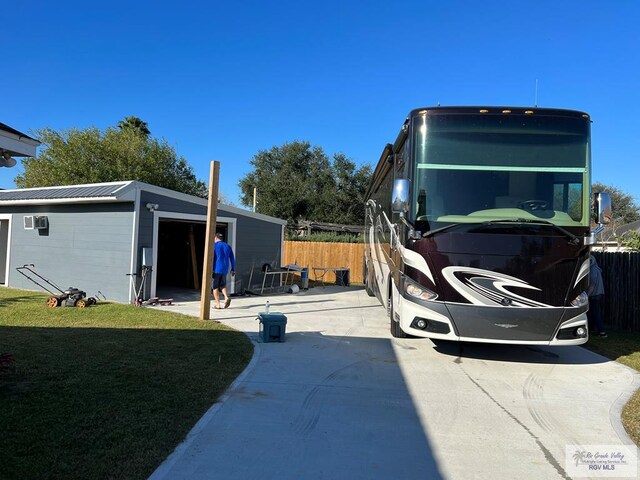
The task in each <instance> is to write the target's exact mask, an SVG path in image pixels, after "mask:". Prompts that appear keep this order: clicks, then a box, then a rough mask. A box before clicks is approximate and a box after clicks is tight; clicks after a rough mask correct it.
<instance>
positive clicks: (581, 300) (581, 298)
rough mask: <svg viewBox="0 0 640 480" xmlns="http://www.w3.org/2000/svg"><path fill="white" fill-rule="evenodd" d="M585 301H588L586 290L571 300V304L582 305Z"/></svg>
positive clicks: (574, 305)
mask: <svg viewBox="0 0 640 480" xmlns="http://www.w3.org/2000/svg"><path fill="white" fill-rule="evenodd" d="M587 303H589V297H588V296H587V292H582V293H581V294H580V295H578V296H577V297H576V298H575V299H574V300H573V301H572V302H571V306H572V307H584V306H585V305H586V304H587Z"/></svg>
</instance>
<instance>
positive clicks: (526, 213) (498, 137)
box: [411, 114, 590, 230]
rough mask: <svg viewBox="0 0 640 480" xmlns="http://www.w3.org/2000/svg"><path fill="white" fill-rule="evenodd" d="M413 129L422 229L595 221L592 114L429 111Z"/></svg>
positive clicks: (416, 213) (416, 204) (416, 211)
mask: <svg viewBox="0 0 640 480" xmlns="http://www.w3.org/2000/svg"><path fill="white" fill-rule="evenodd" d="M412 129H413V152H414V155H415V167H414V168H415V170H414V172H413V173H414V176H413V182H412V183H413V204H412V211H411V215H412V216H413V218H414V220H415V221H416V222H418V223H420V222H422V223H423V225H422V226H421V227H420V228H421V229H423V230H426V229H434V228H438V227H442V226H444V225H447V224H452V223H475V222H485V221H491V220H502V219H513V220H515V219H520V218H524V219H527V220H535V219H539V220H545V221H548V222H551V223H554V224H556V225H559V226H569V227H571V226H576V227H578V226H588V225H589V215H588V210H589V203H588V202H589V199H588V198H587V192H588V191H589V188H588V183H587V182H588V181H589V171H588V168H589V131H590V125H589V120H587V119H583V118H577V117H562V116H535V115H488V114H472V115H461V114H435V115H429V114H426V115H422V116H419V117H415V118H414V119H413V124H412ZM424 223H426V224H427V225H424Z"/></svg>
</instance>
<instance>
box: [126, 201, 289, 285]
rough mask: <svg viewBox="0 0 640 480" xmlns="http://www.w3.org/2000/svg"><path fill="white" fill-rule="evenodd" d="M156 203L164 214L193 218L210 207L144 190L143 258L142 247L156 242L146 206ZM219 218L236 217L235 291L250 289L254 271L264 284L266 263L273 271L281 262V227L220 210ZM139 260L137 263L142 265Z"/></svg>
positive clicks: (140, 235)
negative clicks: (177, 214) (183, 215)
mask: <svg viewBox="0 0 640 480" xmlns="http://www.w3.org/2000/svg"><path fill="white" fill-rule="evenodd" d="M147 203H154V204H156V203H157V204H158V205H159V210H161V211H163V212H179V213H188V214H193V215H205V216H206V215H207V206H206V205H198V204H194V203H190V202H185V201H182V200H177V199H175V198H171V197H166V196H164V195H159V194H156V193H151V192H146V191H144V190H143V191H142V192H141V195H140V216H139V218H140V224H139V233H138V244H139V246H140V248H139V253H138V255H139V256H141V253H140V252H141V248H142V247H151V246H152V243H153V214H152V213H151V212H149V211H148V210H147V208H146V207H145V205H146V204H147ZM218 217H230V218H236V219H237V222H236V228H237V231H236V251H235V252H234V254H235V256H236V269H237V272H236V292H241V291H242V290H244V289H246V288H249V287H248V285H249V279H250V277H251V269H252V267H253V268H254V273H253V280H252V283H253V284H262V271H261V270H260V268H261V267H262V265H263V264H265V263H268V264H270V265H272V266H273V267H274V268H275V267H278V266H279V265H280V262H281V249H282V225H280V224H277V223H273V222H269V221H265V220H262V219H259V218H254V217H251V216H248V215H243V214H238V213H236V212H230V211H229V210H225V209H224V207H219V208H218ZM140 260H141V259H140V258H139V261H138V263H140Z"/></svg>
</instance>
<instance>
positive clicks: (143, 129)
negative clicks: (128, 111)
mask: <svg viewBox="0 0 640 480" xmlns="http://www.w3.org/2000/svg"><path fill="white" fill-rule="evenodd" d="M118 128H119V129H120V130H126V129H129V130H134V131H137V132H139V133H141V134H142V135H144V136H145V137H148V136H149V135H151V131H150V130H149V125H148V124H147V122H144V121H142V119H140V118H138V117H136V116H134V115H131V116H129V117H125V119H124V120H120V121H119V122H118Z"/></svg>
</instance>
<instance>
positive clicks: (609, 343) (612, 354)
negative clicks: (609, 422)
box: [586, 332, 640, 446]
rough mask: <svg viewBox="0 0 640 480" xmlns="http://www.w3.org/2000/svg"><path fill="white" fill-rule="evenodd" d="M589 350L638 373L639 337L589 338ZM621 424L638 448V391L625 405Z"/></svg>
mask: <svg viewBox="0 0 640 480" xmlns="http://www.w3.org/2000/svg"><path fill="white" fill-rule="evenodd" d="M586 347H587V348H588V349H589V350H592V351H594V352H596V353H599V354H600V355H603V356H605V357H607V358H611V359H612V360H616V361H618V362H620V363H622V364H624V365H627V366H628V367H631V368H633V369H635V370H638V371H640V335H638V334H635V333H618V332H613V333H612V332H609V336H608V338H598V337H595V338H590V339H589V342H588V343H587V344H586ZM622 424H623V425H624V428H625V429H626V430H627V433H628V434H629V436H630V437H631V438H632V439H633V441H634V442H635V444H636V445H638V446H640V390H638V391H637V392H636V393H635V394H634V395H633V396H632V397H631V399H630V400H629V402H628V403H627V404H626V405H625V407H624V409H623V411H622Z"/></svg>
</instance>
